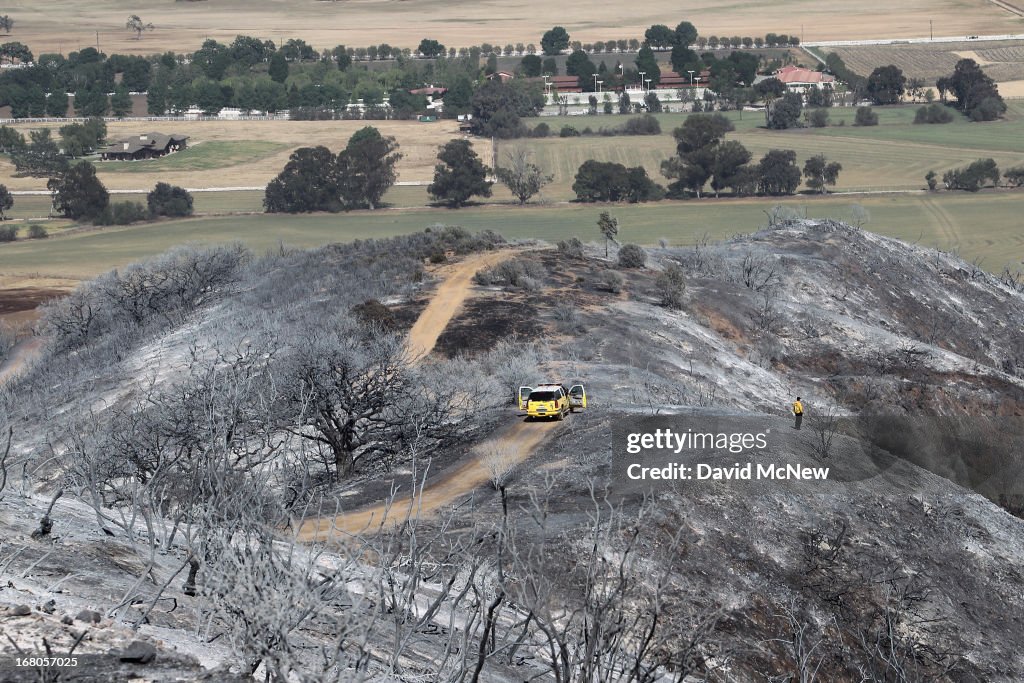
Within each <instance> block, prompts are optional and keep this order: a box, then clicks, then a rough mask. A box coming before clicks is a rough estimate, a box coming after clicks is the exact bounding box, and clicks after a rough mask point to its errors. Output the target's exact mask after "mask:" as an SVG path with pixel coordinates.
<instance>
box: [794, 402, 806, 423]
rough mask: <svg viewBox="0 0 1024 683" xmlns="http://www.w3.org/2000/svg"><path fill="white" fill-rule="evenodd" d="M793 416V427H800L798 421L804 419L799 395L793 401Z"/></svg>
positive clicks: (802, 405)
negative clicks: (794, 419) (794, 421)
mask: <svg viewBox="0 0 1024 683" xmlns="http://www.w3.org/2000/svg"><path fill="white" fill-rule="evenodd" d="M793 417H794V418H796V423H795V424H794V425H793V429H800V423H801V422H803V421H804V404H803V403H801V402H800V397H799V396H797V397H796V400H795V401H793Z"/></svg>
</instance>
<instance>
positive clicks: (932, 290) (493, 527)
mask: <svg viewBox="0 0 1024 683" xmlns="http://www.w3.org/2000/svg"><path fill="white" fill-rule="evenodd" d="M619 251H620V250H619V249H618V248H617V247H616V246H614V245H613V247H612V249H611V251H610V253H609V256H608V257H605V247H604V245H603V244H601V245H597V244H593V245H582V244H577V243H573V242H568V243H564V244H560V245H558V246H557V247H545V245H508V244H505V243H503V242H502V241H501V240H500V238H497V237H495V236H491V235H483V236H478V237H475V238H474V237H471V236H468V235H466V234H464V233H463V232H462V231H458V230H450V229H448V230H440V229H434V230H432V231H431V232H428V233H423V234H421V235H417V236H412V237H408V238H398V239H396V240H388V241H380V242H375V241H369V242H363V243H358V244H355V245H347V246H336V247H328V248H324V249H320V250H314V251H310V252H299V251H294V252H293V251H288V250H281V251H280V252H279V253H274V254H267V255H263V256H256V255H252V254H249V253H247V252H245V251H244V250H241V249H235V248H218V249H214V250H209V251H199V250H179V251H178V252H175V253H174V254H171V255H168V256H165V257H161V259H158V260H156V261H154V262H151V263H149V264H144V265H141V266H138V267H135V268H131V269H127V270H125V271H122V272H121V273H116V274H112V275H109V276H106V277H105V278H101V279H100V280H99V281H97V282H96V283H93V284H91V285H87V286H85V287H83V288H82V289H80V290H78V292H76V293H75V294H73V295H72V296H70V297H68V298H66V299H64V300H62V301H60V302H58V303H52V304H50V305H49V308H48V310H47V311H46V312H45V314H44V318H43V321H42V322H41V323H40V325H39V327H38V330H37V332H38V335H39V338H40V339H41V340H43V342H44V343H43V344H42V346H43V348H42V350H41V351H40V352H39V354H38V355H37V356H36V357H34V359H33V360H31V362H29V363H27V365H26V368H25V369H24V370H22V371H21V373H20V375H19V376H18V378H17V379H15V380H13V381H12V382H9V383H8V384H7V385H6V386H5V388H4V391H5V397H4V421H5V423H6V424H7V425H8V426H9V428H10V432H9V433H10V434H11V442H10V448H9V452H8V454H7V457H6V459H5V460H4V463H5V467H4V471H5V473H6V478H5V486H4V488H3V492H2V496H3V497H2V500H0V527H2V528H3V530H4V534H3V536H4V542H3V545H2V546H0V566H2V567H3V575H4V576H5V577H6V580H5V581H4V585H3V586H2V587H0V601H2V602H3V604H4V605H6V606H7V609H8V613H7V616H6V617H5V618H4V621H3V626H2V628H3V630H4V633H5V634H6V635H7V636H10V639H5V640H6V641H7V642H6V643H5V644H0V648H2V650H3V652H4V653H5V654H12V653H14V652H15V651H16V650H15V647H17V648H20V649H21V650H23V651H25V652H35V653H39V652H43V651H45V647H46V644H49V645H50V647H51V649H52V650H53V652H54V653H66V652H68V651H69V650H71V649H72V648H74V651H75V652H82V653H87V652H88V653H114V654H112V655H111V656H110V660H109V661H110V662H111V665H110V668H109V669H103V670H102V672H101V673H102V675H103V676H105V677H106V678H105V680H122V679H123V680H127V678H128V677H129V676H141V677H143V678H149V679H151V680H198V679H199V678H200V677H202V676H206V677H208V679H209V680H225V679H226V677H227V676H237V677H239V678H242V679H244V678H246V677H250V676H255V677H257V678H269V679H271V680H316V681H320V680H409V681H412V680H416V681H420V680H438V681H441V680H444V681H449V680H451V681H454V680H481V681H520V680H601V681H611V680H616V681H626V680H631V681H633V680H635V681H654V680H679V681H684V680H685V681H691V680H693V681H696V680H713V681H761V680H778V681H783V680H802V681H815V680H817V681H919V680H949V681H972V680H976V681H1015V680H1020V679H1022V678H1024V656H1022V654H1021V652H1020V649H1019V633H1020V632H1021V627H1022V623H1021V622H1022V619H1024V570H1022V569H1021V566H1022V562H1021V561H1022V559H1024V558H1022V555H1024V543H1022V541H1024V521H1022V519H1020V518H1019V517H1018V516H1014V514H1013V513H1017V514H1020V512H1021V508H1022V500H1024V499H1022V494H1024V469H1022V463H1021V452H1022V451H1021V450H1020V448H1019V446H1020V444H1021V434H1022V433H1024V430H1022V429H1021V428H1020V426H1019V423H1020V421H1021V410H1022V408H1021V405H1022V403H1021V402H1022V396H1024V393H1022V392H1024V335H1022V333H1021V329H1022V327H1024V293H1022V291H1024V287H1022V284H1021V281H1020V280H1019V279H1017V278H1015V277H1014V276H1013V275H1012V274H1009V273H1007V274H1004V275H1002V276H997V275H993V274H990V273H987V272H985V271H983V270H981V269H979V268H976V267H974V266H972V265H971V264H968V263H966V262H964V261H962V260H961V259H959V258H957V257H956V256H955V255H951V254H947V253H942V252H937V251H935V250H934V249H926V248H922V247H918V246H913V245H908V244H905V243H901V242H898V241H896V240H891V239H888V238H883V237H880V236H877V235H874V234H871V233H869V232H866V231H864V230H860V229H857V228H854V227H851V226H848V225H844V224H840V223H835V222H832V221H806V220H805V221H789V222H779V223H777V224H775V225H772V226H770V227H768V228H764V229H762V230H760V231H758V232H756V233H753V234H749V235H742V236H738V237H736V238H734V239H732V240H729V241H727V242H724V243H715V244H710V243H709V244H700V245H697V246H696V247H689V248H685V249H675V248H660V249H647V250H645V256H646V258H645V262H644V263H643V264H640V263H638V262H632V263H629V262H628V259H627V265H629V266H630V267H626V265H622V264H620V262H619V259H618V252H619ZM623 251H626V252H628V251H629V250H623ZM482 254H486V255H488V256H487V259H488V261H487V265H485V266H481V267H480V268H479V269H478V270H479V272H478V273H477V275H476V277H475V278H474V281H473V282H472V283H467V284H466V286H465V287H461V288H452V287H447V288H445V287H438V283H445V282H452V281H454V278H456V277H457V276H460V275H459V274H464V271H465V268H466V266H467V264H472V263H474V261H473V259H477V258H481V255H482ZM624 255H625V254H624ZM460 264H461V265H460ZM435 292H436V293H437V296H435ZM442 299H443V300H442ZM449 299H450V300H449ZM438 316H441V317H440V318H438ZM424 318H431V320H432V321H433V326H434V327H437V321H438V319H440V321H441V323H443V325H442V326H443V332H441V333H440V335H439V336H438V337H437V338H436V344H435V345H434V346H433V352H432V353H431V354H430V355H429V356H427V357H408V354H405V353H404V352H403V351H402V349H403V344H404V340H405V339H406V337H407V336H408V335H414V336H415V335H416V334H418V332H417V330H418V329H419V328H418V327H417V322H418V321H419V320H421V319H424ZM542 381H558V382H562V383H564V384H566V385H570V384H572V383H577V382H582V383H583V384H585V385H586V387H587V393H588V401H589V405H588V408H587V410H586V411H584V412H577V413H573V414H570V415H567V416H566V418H565V420H563V421H562V422H560V423H557V424H554V425H549V424H543V423H534V422H530V423H524V422H523V416H522V414H521V413H519V412H518V411H517V410H516V409H515V406H514V405H513V403H512V396H513V395H514V392H515V391H516V389H517V388H518V387H519V386H523V385H526V386H533V385H535V384H537V383H539V382H542ZM798 395H799V396H801V397H802V399H803V402H804V405H805V406H806V407H807V415H806V417H805V421H804V426H803V430H802V431H800V432H797V431H796V430H792V429H791V424H792V416H791V415H790V413H789V409H790V405H791V402H792V401H793V400H794V398H795V397H796V396H798ZM711 415H718V416H721V415H726V416H732V417H736V418H743V419H749V420H755V421H757V422H758V423H759V424H764V425H766V426H767V427H769V428H771V429H772V430H773V432H772V433H773V434H778V435H779V437H778V438H779V439H780V441H781V445H782V447H783V448H784V449H785V450H786V451H787V452H790V453H799V454H800V456H801V458H802V459H803V460H804V461H806V462H808V463H812V464H818V465H823V466H828V467H830V469H831V470H832V472H833V473H834V476H835V478H836V482H835V483H834V485H832V486H830V487H828V488H823V489H821V490H807V489H801V490H796V489H793V488H791V487H786V486H773V485H764V486H759V487H754V488H751V487H744V486H736V485H733V484H732V483H730V482H715V483H711V482H708V483H705V484H702V485H699V486H689V485H687V486H684V485H666V486H663V487H653V488H647V487H641V486H632V485H628V483H627V484H626V485H624V483H623V482H622V481H619V480H618V479H617V478H616V475H615V473H614V471H613V468H612V460H613V453H612V424H613V422H616V421H618V422H619V423H621V422H623V421H625V422H628V421H630V420H640V419H642V418H646V417H650V416H661V417H672V416H676V417H679V416H685V417H689V418H691V419H700V418H701V416H711ZM5 432H7V430H5ZM823 439H825V440H826V441H824V442H823ZM2 445H3V444H0V446H2ZM727 459H728V458H724V459H723V462H724V461H725V460H727ZM412 489H417V490H418V491H419V490H420V489H421V490H422V491H421V494H422V495H420V496H417V497H414V498H412V499H409V498H407V496H408V493H409V491H410V490H412ZM57 492H60V493H61V495H60V497H59V498H58V499H57V500H56V502H55V503H54V504H53V509H52V510H51V511H50V512H49V513H48V514H47V508H48V506H49V505H50V502H51V500H52V499H53V497H54V495H55V494H56V493H57ZM389 499H390V500H391V501H392V502H391V504H390V505H389V504H387V503H386V502H385V501H387V500H389ZM383 514H386V515H387V518H386V519H385V520H384V521H382V520H381V516H382V515H383ZM44 516H45V517H46V518H47V519H48V520H49V522H50V524H51V526H50V527H49V529H46V528H45V527H46V525H45V524H43V525H41V522H42V520H43V518H44ZM353 520H365V521H360V523H359V525H356V527H354V528H353V526H352V524H353ZM313 522H316V524H315V525H313V526H311V524H312V523H313ZM41 526H43V527H44V528H43V529H41ZM310 528H314V532H311V533H307V531H308V529H310ZM331 530H333V533H331ZM33 532H35V533H33ZM299 539H301V541H300V540H299ZM83 610H85V612H83ZM92 613H95V619H94V618H93V615H92ZM65 615H66V616H67V617H68V619H65V620H64V621H70V622H71V623H63V622H62V620H61V617H63V616H65ZM80 615H84V616H81V618H78V617H79V616H80ZM44 639H45V642H44ZM135 640H138V641H142V642H145V643H149V644H152V645H153V646H154V647H155V650H156V651H155V656H154V658H153V659H152V660H151V661H148V662H134V661H128V662H122V661H121V660H120V659H117V660H116V662H115V655H116V653H119V652H121V651H122V649H124V648H126V647H128V646H129V644H130V643H131V642H132V641H135ZM76 641H78V644H77V645H75V642H76ZM136 647H137V648H141V647H142V646H141V645H136ZM83 673H84V672H83ZM19 680H20V679H19ZM26 680H29V679H26ZM61 680H78V679H75V678H62V679H61ZM81 680H89V679H87V678H82V679H81Z"/></svg>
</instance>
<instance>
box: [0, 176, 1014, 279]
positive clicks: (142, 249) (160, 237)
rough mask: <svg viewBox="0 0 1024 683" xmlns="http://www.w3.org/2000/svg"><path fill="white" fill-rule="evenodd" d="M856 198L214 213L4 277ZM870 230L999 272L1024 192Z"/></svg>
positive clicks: (893, 205)
mask: <svg viewBox="0 0 1024 683" xmlns="http://www.w3.org/2000/svg"><path fill="white" fill-rule="evenodd" d="M851 201H852V200H851V198H849V197H824V198H790V199H786V200H784V201H781V202H776V201H772V200H767V199H741V200H722V201H710V200H705V201H689V202H659V203H655V204H648V205H643V204H640V205H622V206H612V207H607V206H594V205H589V206H588V205H578V204H556V205H549V206H527V207H512V206H486V207H475V208H466V209H461V210H458V211H451V210H446V209H393V210H381V211H375V212H368V211H364V212H355V213H351V214H314V215H300V216H286V215H265V214H263V215H251V216H216V217H204V218H195V219H189V220H182V221H174V222H159V223H152V224H146V225H141V226H134V227H126V228H107V229H103V230H83V231H81V232H73V233H69V234H67V235H66V236H63V237H58V238H53V239H49V240H43V241H27V240H26V241H20V242H17V243H14V244H2V245H0V274H3V275H17V274H26V273H32V274H36V275H38V276H59V277H88V276H91V275H95V274H97V273H100V272H103V271H106V270H108V269H110V268H113V267H117V266H121V265H124V264H126V263H129V262H132V261H135V260H138V259H140V258H144V257H146V256H150V255H153V254H156V253H159V252H161V251H163V250H165V249H167V248H169V247H172V246H174V245H177V244H182V243H185V242H198V243H216V242H229V241H235V240H238V241H242V242H244V243H246V244H248V245H249V246H250V247H252V248H253V249H255V250H257V251H261V250H266V249H272V248H276V247H277V245H278V244H280V243H281V242H283V243H285V244H289V245H295V246H302V247H309V246H315V245H320V244H325V243H329V242H342V241H348V240H352V239H356V238H370V237H385V236H389V235H396V234H402V233H408V232H413V231H419V230H423V229H424V228H426V227H428V226H430V225H435V224H438V223H442V224H454V225H461V226H463V227H465V228H467V229H470V230H474V231H475V230H483V229H492V230H496V231H498V232H500V233H502V234H503V235H505V236H507V237H509V238H540V239H545V240H549V241H555V240H559V239H564V238H567V237H570V236H573V235H577V236H579V237H581V238H582V239H584V240H596V239H597V238H598V235H597V228H596V224H595V221H596V219H597V215H598V213H599V212H600V211H602V210H606V209H610V210H611V212H612V213H613V214H614V215H615V216H616V217H618V218H619V221H620V226H621V238H622V239H623V240H624V241H626V242H639V243H644V244H657V242H658V241H659V240H660V239H667V240H668V241H669V242H670V243H672V244H691V243H693V242H694V241H695V240H696V239H698V238H700V237H701V236H702V235H704V234H708V235H710V236H712V237H726V236H729V235H733V234H735V233H740V232H749V231H751V230H753V229H756V228H757V227H758V226H759V225H762V224H763V223H764V222H765V220H766V216H765V213H764V212H765V211H766V210H769V209H771V207H772V206H773V205H775V204H783V205H785V206H788V207H792V208H793V209H795V210H798V211H801V212H806V215H808V216H810V217H835V218H839V219H844V218H845V219H849V217H850V211H851ZM858 201H859V203H860V204H861V205H862V206H863V207H864V208H866V209H867V210H868V211H869V213H870V215H871V220H870V222H869V223H868V224H867V225H866V226H865V227H866V228H868V229H870V230H873V231H876V232H879V233H882V234H886V235H892V236H894V237H899V238H901V239H905V240H908V241H912V242H918V243H920V244H923V245H928V246H938V247H940V248H943V249H958V250H959V251H960V253H961V254H962V255H963V256H964V257H965V258H968V259H980V260H981V262H982V264H983V266H984V267H986V268H988V269H989V270H994V271H998V270H1000V269H1001V268H1002V266H1003V265H1004V264H1006V263H1008V262H1011V263H1014V264H1016V265H1017V266H1019V265H1020V262H1021V260H1022V259H1024V231H1022V230H1021V207H1022V206H1024V195H1022V194H1021V193H1019V192H1005V191H1004V192H998V193H981V194H966V193H958V194H952V193H951V194H937V195H925V194H919V195H917V194H915V195H887V196H877V197H875V196H868V197H862V198H860V199H859V200H858Z"/></svg>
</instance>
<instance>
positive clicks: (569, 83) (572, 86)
mask: <svg viewBox="0 0 1024 683" xmlns="http://www.w3.org/2000/svg"><path fill="white" fill-rule="evenodd" d="M548 84H550V85H551V86H552V89H553V90H554V91H555V92H560V93H563V92H583V88H581V87H580V82H579V79H578V78H577V77H576V76H552V77H551V78H549V79H548Z"/></svg>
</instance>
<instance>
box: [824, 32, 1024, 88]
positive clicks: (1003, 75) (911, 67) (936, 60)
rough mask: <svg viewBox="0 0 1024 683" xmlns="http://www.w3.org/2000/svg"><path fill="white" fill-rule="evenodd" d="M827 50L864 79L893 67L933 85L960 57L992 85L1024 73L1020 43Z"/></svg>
mask: <svg viewBox="0 0 1024 683" xmlns="http://www.w3.org/2000/svg"><path fill="white" fill-rule="evenodd" d="M827 49H828V50H829V51H832V52H836V53H838V54H839V56H840V57H842V58H843V61H844V62H845V63H846V66H847V67H849V68H850V69H852V70H853V71H855V72H856V73H859V74H862V75H865V76H866V75H868V74H870V73H871V71H872V70H873V69H875V67H879V66H885V65H887V64H895V65H896V66H898V67H899V68H900V69H902V70H903V73H904V74H906V76H907V77H908V78H923V79H925V80H926V81H928V82H933V81H935V79H936V78H938V77H940V76H946V75H948V74H949V73H951V72H952V71H953V67H954V66H955V65H956V63H957V61H958V60H960V59H962V58H963V57H964V56H970V57H973V58H974V59H975V61H977V62H978V63H979V64H981V65H982V67H983V68H984V69H985V72H986V73H988V75H989V76H991V77H992V78H993V79H995V80H996V81H1009V80H1015V79H1019V78H1020V77H1021V74H1022V73H1024V42H1021V41H1012V42H1010V41H1004V42H987V43H981V42H976V41H970V42H962V43H942V44H933V45H928V44H922V45H865V46H856V47H837V48H827Z"/></svg>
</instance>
